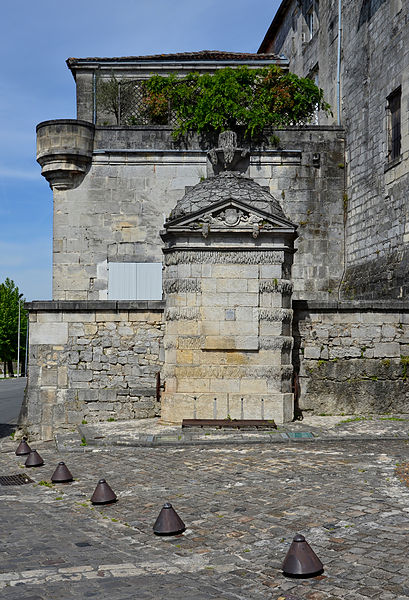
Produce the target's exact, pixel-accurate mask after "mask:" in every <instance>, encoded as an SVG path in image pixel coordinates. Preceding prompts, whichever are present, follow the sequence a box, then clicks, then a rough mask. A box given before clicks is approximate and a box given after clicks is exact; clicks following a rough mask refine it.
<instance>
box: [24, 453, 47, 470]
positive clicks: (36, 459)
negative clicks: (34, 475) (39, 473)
mask: <svg viewBox="0 0 409 600" xmlns="http://www.w3.org/2000/svg"><path fill="white" fill-rule="evenodd" d="M43 464H44V461H43V459H42V458H41V456H40V455H39V453H38V452H37V450H31V451H30V454H29V455H28V457H27V460H26V462H25V466H26V467H41V466H42V465H43Z"/></svg>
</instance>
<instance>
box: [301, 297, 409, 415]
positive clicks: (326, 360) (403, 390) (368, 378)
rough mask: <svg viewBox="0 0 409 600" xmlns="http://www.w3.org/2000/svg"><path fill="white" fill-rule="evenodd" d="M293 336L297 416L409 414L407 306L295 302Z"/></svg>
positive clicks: (401, 304)
mask: <svg viewBox="0 0 409 600" xmlns="http://www.w3.org/2000/svg"><path fill="white" fill-rule="evenodd" d="M293 333H294V352H293V363H294V367H295V371H296V373H297V374H298V405H299V408H300V409H301V410H302V411H311V412H313V413H315V414H320V413H326V414H340V413H345V414H363V413H390V412H403V413H409V305H408V303H407V302H399V301H395V302H393V303H392V302H390V301H389V302H388V303H382V302H373V303H370V302H366V303H365V302H350V303H348V302H344V303H340V304H336V303H334V304H326V305H325V304H314V303H303V302H296V303H295V304H294V321H293Z"/></svg>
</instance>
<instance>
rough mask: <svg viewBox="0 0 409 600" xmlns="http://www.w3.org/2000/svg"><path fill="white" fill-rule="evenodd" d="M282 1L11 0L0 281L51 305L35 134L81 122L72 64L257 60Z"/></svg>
mask: <svg viewBox="0 0 409 600" xmlns="http://www.w3.org/2000/svg"><path fill="white" fill-rule="evenodd" d="M279 4H280V1H279V0H253V1H252V2H251V3H250V2H249V0H202V1H200V2H199V1H196V2H194V1H193V2H192V1H191V0H190V1H188V0H172V1H170V0H116V2H112V1H110V2H108V1H107V0H82V1H81V2H79V1H78V0H71V1H70V2H68V3H60V2H55V1H54V2H51V1H50V0H37V1H36V2H33V1H32V0H14V2H6V3H5V4H4V6H3V8H2V27H1V35H0V50H1V55H2V56H3V61H2V73H1V77H0V282H2V281H4V279H5V278H6V277H9V278H11V279H13V280H14V282H15V283H16V284H17V285H18V286H19V288H20V292H22V293H23V294H24V296H25V298H26V299H27V300H47V299H50V298H51V251H52V250H51V249H52V193H51V190H50V188H49V187H48V183H47V182H46V180H45V179H44V178H43V177H42V176H41V169H40V166H39V165H38V164H37V162H36V160H35V145H36V138H35V127H36V124H37V123H39V122H41V121H45V120H48V119H62V118H75V117H76V114H75V85H74V80H73V78H72V75H71V73H70V71H69V70H68V69H67V67H66V65H65V60H66V59H67V58H68V57H70V56H74V57H77V58H78V57H86V56H138V55H143V54H159V53H166V52H186V51H197V50H205V49H206V50H231V51H244V52H256V51H257V48H258V46H259V44H260V43H261V41H262V39H263V37H264V34H265V32H266V31H267V28H268V26H269V25H270V23H271V20H272V18H273V16H274V14H275V12H276V10H277V8H278V6H279Z"/></svg>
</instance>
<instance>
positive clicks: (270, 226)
mask: <svg viewBox="0 0 409 600" xmlns="http://www.w3.org/2000/svg"><path fill="white" fill-rule="evenodd" d="M165 229H166V231H167V233H171V232H174V233H177V232H182V231H183V232H194V231H198V232H203V231H212V232H226V231H237V232H245V231H253V232H255V231H258V232H262V231H263V232H270V231H271V232H278V231H280V232H281V233H284V232H285V233H294V232H295V230H296V226H295V225H294V224H293V223H291V221H288V220H287V219H284V218H283V217H281V216H278V215H274V214H271V213H268V212H266V211H263V210H260V209H258V208H255V207H254V206H251V205H250V204H246V203H245V202H242V201H239V200H234V199H227V200H221V201H219V202H215V203H214V204H210V205H209V206H206V207H205V208H202V209H200V210H198V211H195V212H191V213H189V214H188V215H184V216H182V217H179V218H177V219H173V220H170V221H167V222H166V223H165Z"/></svg>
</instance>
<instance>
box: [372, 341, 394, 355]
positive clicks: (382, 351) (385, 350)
mask: <svg viewBox="0 0 409 600" xmlns="http://www.w3.org/2000/svg"><path fill="white" fill-rule="evenodd" d="M399 356H400V344H399V343H398V342H384V343H382V342H380V343H378V344H374V357H375V358H395V357H399Z"/></svg>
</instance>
